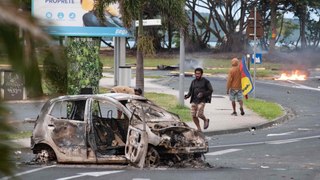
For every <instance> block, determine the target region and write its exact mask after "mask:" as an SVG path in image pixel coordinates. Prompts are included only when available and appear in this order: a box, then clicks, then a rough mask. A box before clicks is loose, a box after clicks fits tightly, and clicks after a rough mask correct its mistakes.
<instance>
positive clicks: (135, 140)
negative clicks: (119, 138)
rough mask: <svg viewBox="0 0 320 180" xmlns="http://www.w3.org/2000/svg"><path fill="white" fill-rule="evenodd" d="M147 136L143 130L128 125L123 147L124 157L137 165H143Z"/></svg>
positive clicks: (146, 148)
mask: <svg viewBox="0 0 320 180" xmlns="http://www.w3.org/2000/svg"><path fill="white" fill-rule="evenodd" d="M147 138H148V136H147V133H146V131H145V130H141V129H138V128H135V127H133V126H131V125H129V128H128V135H127V141H126V147H125V156H126V158H127V159H128V160H129V161H130V162H132V163H133V164H136V165H137V166H139V167H141V168H142V167H143V166H144V162H145V156H146V154H147V150H148V139H147Z"/></svg>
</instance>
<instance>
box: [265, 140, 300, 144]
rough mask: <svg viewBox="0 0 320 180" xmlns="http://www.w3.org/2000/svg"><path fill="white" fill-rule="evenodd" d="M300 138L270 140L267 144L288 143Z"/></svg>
mask: <svg viewBox="0 0 320 180" xmlns="http://www.w3.org/2000/svg"><path fill="white" fill-rule="evenodd" d="M298 141H300V140H298V139H287V140H279V141H269V142H267V144H287V143H293V142H298Z"/></svg>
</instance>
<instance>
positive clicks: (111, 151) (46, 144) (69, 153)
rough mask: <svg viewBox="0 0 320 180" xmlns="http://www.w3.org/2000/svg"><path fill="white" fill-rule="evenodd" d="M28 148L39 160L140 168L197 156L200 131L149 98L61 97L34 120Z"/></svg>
mask: <svg viewBox="0 0 320 180" xmlns="http://www.w3.org/2000/svg"><path fill="white" fill-rule="evenodd" d="M31 148H32V151H33V153H34V154H36V159H37V161H39V162H47V161H50V160H56V161H57V162H60V163H130V164H133V165H137V166H139V167H152V166H157V165H159V163H161V162H162V163H171V164H172V163H177V162H179V161H182V160H184V159H186V158H199V157H200V158H201V156H202V155H203V154H204V153H206V152H207V151H208V143H207V141H206V139H205V137H204V135H203V134H202V133H201V132H198V131H196V130H195V129H193V128H190V127H189V126H188V125H186V124H185V123H184V122H182V121H181V120H180V119H179V117H178V116H177V115H175V114H172V113H170V112H168V111H166V110H164V109H163V108H161V107H159V106H157V105H155V104H154V103H152V102H151V101H149V100H148V99H146V98H144V97H141V96H136V95H129V94H121V93H109V94H97V95H70V96H60V97H57V98H53V99H51V100H49V101H47V102H46V103H45V104H44V106H43V107H42V109H41V112H40V114H39V116H38V117H37V120H36V122H35V127H34V130H33V133H32V137H31Z"/></svg>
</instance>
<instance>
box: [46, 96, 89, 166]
mask: <svg viewBox="0 0 320 180" xmlns="http://www.w3.org/2000/svg"><path fill="white" fill-rule="evenodd" d="M85 102H86V100H81V101H79V100H61V101H58V102H55V103H54V104H53V106H52V108H51V111H50V113H49V115H48V116H49V120H48V124H47V125H48V132H47V133H48V134H49V135H50V137H51V139H52V141H53V142H54V144H55V146H56V149H55V150H56V152H59V153H61V155H62V156H61V157H63V160H62V161H83V160H85V159H86V158H87V143H86V119H85V118H84V112H85ZM74 111H75V112H74ZM72 114H78V115H79V116H74V115H72Z"/></svg>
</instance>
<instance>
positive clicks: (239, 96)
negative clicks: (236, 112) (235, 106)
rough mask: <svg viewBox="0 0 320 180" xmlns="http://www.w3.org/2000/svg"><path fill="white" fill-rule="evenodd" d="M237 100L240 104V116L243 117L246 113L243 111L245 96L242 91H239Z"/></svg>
mask: <svg viewBox="0 0 320 180" xmlns="http://www.w3.org/2000/svg"><path fill="white" fill-rule="evenodd" d="M237 99H238V102H239V105H240V114H241V116H243V115H244V111H243V100H242V99H243V94H242V91H239V93H238V95H237Z"/></svg>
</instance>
